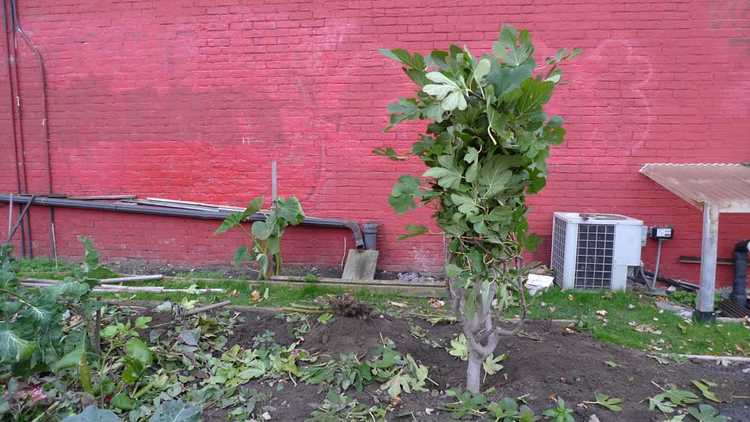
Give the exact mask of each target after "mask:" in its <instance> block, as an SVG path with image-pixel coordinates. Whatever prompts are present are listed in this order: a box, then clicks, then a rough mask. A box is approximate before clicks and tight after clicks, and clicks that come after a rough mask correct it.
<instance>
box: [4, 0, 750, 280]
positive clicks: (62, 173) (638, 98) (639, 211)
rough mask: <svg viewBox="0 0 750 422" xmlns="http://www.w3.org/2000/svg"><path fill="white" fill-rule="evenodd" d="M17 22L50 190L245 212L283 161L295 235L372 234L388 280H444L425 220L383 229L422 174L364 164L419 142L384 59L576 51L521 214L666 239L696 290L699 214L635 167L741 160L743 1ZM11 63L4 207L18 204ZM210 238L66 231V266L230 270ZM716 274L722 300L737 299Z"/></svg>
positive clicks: (202, 229) (148, 227)
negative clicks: (38, 58) (103, 261)
mask: <svg viewBox="0 0 750 422" xmlns="http://www.w3.org/2000/svg"><path fill="white" fill-rule="evenodd" d="M19 3H20V5H19V8H20V15H21V19H22V23H23V25H24V27H25V28H26V30H27V31H28V32H29V34H30V35H31V36H32V37H33V39H34V42H35V43H36V45H38V46H39V48H40V50H41V51H42V53H43V54H44V56H45V59H46V62H47V70H48V79H49V118H50V121H49V124H50V129H51V140H52V145H53V147H52V161H53V171H54V179H55V184H54V190H55V191H56V192H64V193H68V194H105V193H133V194H138V195H140V196H159V197H167V198H175V199H183V200H195V201H203V202H215V203H231V204H243V203H244V202H245V201H246V200H247V199H248V198H250V197H252V196H254V195H258V194H265V195H270V161H271V160H274V159H275V160H277V161H278V163H279V187H280V193H281V194H282V195H291V194H295V195H297V196H298V197H299V198H300V200H301V201H302V204H303V206H304V208H305V211H306V212H307V213H308V214H309V215H315V216H331V217H342V218H351V219H356V220H358V221H360V222H365V221H375V222H378V223H381V232H380V237H379V239H378V241H379V249H380V250H381V260H380V267H381V268H382V269H386V270H405V269H410V270H422V271H436V270H439V269H440V267H441V262H442V253H443V252H442V251H443V245H442V240H441V237H440V236H439V235H430V236H426V237H423V238H418V239H414V240H408V241H398V240H397V239H396V237H397V235H398V234H399V233H400V231H401V228H402V227H403V226H404V225H405V224H407V223H410V222H426V221H428V218H429V212H428V211H427V210H423V211H421V212H415V213H412V214H410V215H407V216H396V215H395V214H394V213H393V212H392V211H391V209H390V208H389V206H388V204H387V197H388V194H389V192H390V187H391V184H392V182H393V181H394V180H395V179H396V177H397V175H398V174H399V173H400V172H413V173H415V174H416V173H419V172H421V169H420V164H419V163H418V162H409V163H408V164H406V165H404V164H401V163H392V162H390V161H387V160H384V159H382V158H378V157H374V156H372V155H371V154H370V151H371V150H372V148H373V147H378V146H383V145H394V146H397V147H401V148H407V147H408V146H409V144H410V143H411V142H412V141H413V140H414V139H415V135H416V133H417V130H418V129H419V127H420V126H419V125H411V126H404V127H401V128H399V129H398V130H394V131H393V132H390V133H387V134H385V133H383V132H382V128H383V127H384V126H385V124H386V118H387V116H386V111H385V107H386V105H387V104H388V103H389V102H390V101H393V100H394V99H396V98H397V97H398V96H403V95H408V94H410V92H412V89H413V88H412V86H411V85H410V83H409V82H408V80H407V79H406V78H405V77H404V75H402V73H401V72H400V70H399V66H398V65H397V64H395V63H393V62H391V61H389V60H388V59H386V58H384V57H382V56H381V55H379V54H378V53H377V49H378V48H379V47H403V48H407V49H409V50H418V51H423V52H426V51H428V50H430V49H433V48H445V47H447V46H448V45H449V44H450V43H457V44H460V45H464V44H465V45H467V46H469V47H470V48H471V49H472V51H474V52H475V53H481V52H484V51H487V50H488V49H489V48H490V46H491V43H492V41H493V40H494V39H495V38H496V35H497V32H498V28H499V26H500V24H501V23H511V24H514V25H516V26H517V27H524V28H528V29H530V30H531V31H532V34H533V37H534V41H535V44H536V46H537V53H538V56H539V57H540V58H541V57H543V56H545V55H548V54H550V53H552V52H554V51H555V50H556V49H557V48H559V47H582V48H583V49H584V53H583V55H582V56H580V57H579V59H578V60H577V61H576V62H575V63H574V64H573V65H570V66H568V67H567V69H566V71H567V72H566V78H567V80H568V81H569V83H568V84H567V85H566V86H564V87H561V88H560V90H559V91H558V93H557V96H556V98H555V100H554V101H553V104H552V106H551V107H550V108H551V111H553V112H556V113H559V114H561V115H563V116H564V117H565V119H566V122H567V128H568V136H567V142H566V144H565V145H563V146H560V147H557V148H555V149H554V151H553V154H552V160H551V172H550V181H549V185H548V188H547V190H546V191H545V192H544V193H543V194H542V195H540V196H539V197H537V198H534V199H533V200H532V206H533V210H532V213H531V216H530V218H531V220H532V223H533V228H534V229H535V230H536V231H537V232H539V233H540V234H543V235H549V232H550V226H551V224H550V222H551V213H552V212H553V211H556V210H561V211H563V210H564V211H600V212H617V213H622V214H627V215H631V216H633V217H638V218H642V219H644V220H645V221H646V222H647V223H649V224H672V225H674V226H675V230H676V235H675V239H674V240H672V241H670V242H668V243H667V244H666V245H665V251H664V263H663V270H664V273H665V274H667V275H671V276H675V277H683V278H687V279H690V280H697V277H698V275H697V274H698V273H697V266H692V265H684V264H679V263H678V262H677V257H678V256H679V255H698V254H699V249H700V243H699V238H700V213H699V212H698V211H697V210H695V209H692V208H690V207H689V206H688V205H686V204H685V203H683V202H682V201H681V200H679V199H677V198H676V197H674V196H673V195H672V194H670V193H669V192H666V191H664V190H663V189H661V188H659V187H658V186H656V185H655V184H654V183H652V182H651V181H649V180H647V179H646V178H644V177H643V176H641V175H639V174H638V172H637V170H638V168H639V166H640V165H641V164H643V163H645V162H664V161H673V162H721V161H730V162H736V161H743V160H745V161H747V160H750V140H748V136H747V133H748V132H749V130H750V119H748V114H749V112H750V101H748V100H747V98H748V96H749V95H750V83H749V82H747V77H746V75H747V71H748V67H749V66H748V62H749V61H750V60H748V59H750V6H748V5H747V2H745V1H738V0H722V1H708V0H705V1H682V0H676V1H663V0H653V1H648V0H633V1H627V2H605V1H596V0H546V1H532V0H511V1H490V0H474V1H460V2H459V1H438V2H433V3H431V4H430V6H429V7H427V6H422V4H423V2H418V1H412V0H401V1H393V0H371V1H294V0H276V1H265V2H258V1H256V2H248V1H240V0H192V1H187V0H185V1H170V0H160V1H139V0H134V1H128V2H120V1H114V0H113V1H102V0H98V1H93V0H89V1H86V0H70V1H66V2H60V1H49V0H19ZM261 3H262V4H261ZM0 38H1V37H0ZM3 43H4V40H3ZM6 48H7V46H5V44H3V52H5V51H7V50H6ZM19 48H20V54H19V71H20V73H21V77H20V80H21V93H22V96H23V107H24V109H23V110H24V135H25V143H26V149H27V163H28V164H27V172H28V178H29V186H30V189H31V190H33V191H37V192H45V191H46V189H47V185H46V179H45V171H46V167H45V161H44V160H45V157H44V149H43V143H42V137H41V134H42V132H41V127H40V125H39V123H40V113H39V110H40V97H39V92H40V89H39V88H40V87H39V84H38V72H37V70H36V68H35V63H34V62H33V57H32V56H31V55H30V53H29V50H28V49H26V48H25V47H23V46H20V47H19ZM5 59H6V57H5V54H3V57H2V60H3V62H4V63H3V65H2V67H1V68H0V130H1V131H2V132H0V133H1V134H2V138H0V139H1V141H0V156H1V157H2V160H0V191H13V190H16V179H15V167H14V160H13V144H12V137H11V126H10V118H9V115H10V110H9V106H10V100H9V98H8V83H7V78H8V75H7V71H6V69H7V66H6V65H7V63H5V61H6V60H5ZM3 211H4V210H3ZM2 214H4V212H3V213H2ZM46 222H47V210H45V209H41V208H40V209H35V210H34V213H33V221H32V223H33V224H34V226H35V229H34V241H35V245H34V247H35V252H36V253H37V254H42V255H43V254H47V253H48V250H49V249H48V241H47V240H48V231H47V224H46ZM214 226H215V224H214V223H208V222H196V221H184V220H179V219H172V218H159V217H141V216H127V215H115V214H107V213H96V212H83V211H70V210H68V211H60V212H59V213H58V239H59V242H60V250H61V252H62V253H63V254H64V255H66V256H77V255H78V254H79V253H80V252H79V249H80V248H79V247H78V246H76V245H75V242H74V238H75V235H77V234H88V235H91V236H92V237H93V238H94V239H95V241H96V243H97V245H98V246H99V247H100V249H102V251H103V252H104V255H105V256H106V257H107V258H109V259H118V258H142V259H148V260H154V261H169V262H175V263H194V264H204V263H220V262H227V261H229V259H230V257H231V251H232V250H233V247H234V246H235V245H236V244H237V243H238V242H239V241H240V236H239V235H227V236H224V237H221V238H217V237H215V236H213V235H212V234H211V232H212V229H213V227H214ZM348 236H349V234H348V233H347V232H346V231H343V230H340V231H339V230H333V231H328V230H326V231H321V230H311V229H298V228H295V229H292V230H290V236H289V238H288V239H287V240H286V249H285V255H286V259H287V261H289V262H307V263H316V264H323V265H336V264H337V263H338V262H340V259H341V256H342V253H343V249H344V243H343V242H344V239H345V238H347V237H348ZM720 236H721V239H722V243H721V247H720V251H719V254H720V256H729V254H730V252H731V245H732V244H733V242H734V241H736V240H738V239H740V238H750V224H748V216H746V215H734V216H723V217H722V220H721V233H720ZM349 245H350V246H351V242H349ZM654 252H655V251H654V248H653V245H650V246H649V248H647V249H646V251H645V253H644V258H645V260H646V262H647V263H651V261H652V260H653V256H654V254H655V253H654ZM548 255H549V251H546V250H543V251H540V253H539V254H538V256H539V257H540V258H542V259H543V258H545V257H546V256H548ZM729 269H730V268H723V271H722V272H720V279H721V280H724V281H726V280H728V279H729V277H730V274H729V271H728V270H729Z"/></svg>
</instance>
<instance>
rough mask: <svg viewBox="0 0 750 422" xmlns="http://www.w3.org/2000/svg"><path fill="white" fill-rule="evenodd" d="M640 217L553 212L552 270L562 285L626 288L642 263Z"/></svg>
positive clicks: (573, 287) (575, 287) (642, 236)
mask: <svg viewBox="0 0 750 422" xmlns="http://www.w3.org/2000/svg"><path fill="white" fill-rule="evenodd" d="M644 230H645V228H644V225H643V221H641V220H637V219H635V218H630V217H626V216H624V215H617V214H594V213H575V212H556V213H555V214H554V217H553V223H552V270H553V271H554V274H555V282H556V283H557V284H558V285H560V287H562V288H563V289H611V290H625V287H626V285H627V277H628V267H631V266H632V267H636V266H639V265H641V248H642V245H643V243H642V242H643V238H644V233H645V231H644Z"/></svg>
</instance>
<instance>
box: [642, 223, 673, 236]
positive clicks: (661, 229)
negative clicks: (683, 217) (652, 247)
mask: <svg viewBox="0 0 750 422" xmlns="http://www.w3.org/2000/svg"><path fill="white" fill-rule="evenodd" d="M648 236H649V237H650V238H652V239H671V238H672V236H674V230H673V229H672V227H669V226H653V227H649V229H648Z"/></svg>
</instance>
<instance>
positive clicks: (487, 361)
mask: <svg viewBox="0 0 750 422" xmlns="http://www.w3.org/2000/svg"><path fill="white" fill-rule="evenodd" d="M506 358H507V355H506V354H505V353H503V354H502V355H499V356H495V355H493V354H492V353H490V354H489V355H487V357H486V358H484V362H482V369H484V376H485V378H486V377H487V375H495V374H497V373H498V372H500V371H502V370H503V365H500V362H502V361H504V360H505V359H506Z"/></svg>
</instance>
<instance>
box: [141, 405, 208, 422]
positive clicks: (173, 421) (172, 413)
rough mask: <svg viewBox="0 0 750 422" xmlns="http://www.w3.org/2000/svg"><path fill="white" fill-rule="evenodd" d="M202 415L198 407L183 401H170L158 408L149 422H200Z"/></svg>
mask: <svg viewBox="0 0 750 422" xmlns="http://www.w3.org/2000/svg"><path fill="white" fill-rule="evenodd" d="M202 413H203V412H202V411H201V409H200V408H199V407H198V406H193V405H190V404H186V403H184V402H183V401H182V400H169V401H166V402H163V403H161V405H160V406H159V407H157V408H156V411H155V412H154V415H153V416H152V417H151V418H150V419H149V422H200V421H201V419H202V418H201V415H202Z"/></svg>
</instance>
